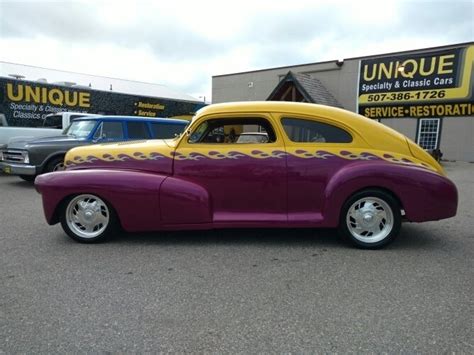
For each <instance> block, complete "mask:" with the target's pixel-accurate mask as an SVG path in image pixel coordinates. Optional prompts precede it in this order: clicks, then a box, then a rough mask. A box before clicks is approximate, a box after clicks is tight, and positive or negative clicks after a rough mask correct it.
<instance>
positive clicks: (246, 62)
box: [0, 0, 474, 99]
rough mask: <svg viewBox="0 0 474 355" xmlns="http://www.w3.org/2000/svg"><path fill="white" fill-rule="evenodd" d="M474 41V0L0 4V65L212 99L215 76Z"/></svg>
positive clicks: (16, 0)
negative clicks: (139, 84) (135, 82)
mask: <svg viewBox="0 0 474 355" xmlns="http://www.w3.org/2000/svg"><path fill="white" fill-rule="evenodd" d="M473 40H474V0H447V1H382V0H379V1H361V0H358V1H355V0H354V1H317V0H311V1H305V0H291V1H290V0H284V1H280V0H270V1H266V0H261V1H259V0H234V1H222V0H221V1H219V0H213V1H207V0H199V1H179V0H162V1H158V0H156V1H131V0H129V1H123V2H121V1H117V0H115V1H99V0H95V1H19V0H14V1H8V0H0V61H7V62H13V63H21V64H28V65H35V66H41V67H46V68H53V69H61V70H68V71H75V72H82V73H88V74H94V75H103V76H109V77H115V78H124V79H130V80H138V81H145V82H152V83H160V84H165V85H168V86H171V87H172V88H175V89H177V90H179V91H182V92H184V93H187V94H190V95H193V96H195V97H199V96H204V95H205V96H206V98H207V99H208V98H210V96H211V81H212V80H211V77H212V75H218V74H226V73H235V72H240V71H248V70H255V69H264V68H270V67H275V66H287V65H296V64H303V63H311V62H319V61H324V60H333V59H340V58H350V57H355V56H364V55H370V54H378V53H386V52H393V51H400V50H409V49H417V48H425V47H432V46H440V45H446V44H453V43H461V42H469V41H473ZM35 79H36V78H35Z"/></svg>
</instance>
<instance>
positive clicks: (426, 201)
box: [323, 161, 458, 227]
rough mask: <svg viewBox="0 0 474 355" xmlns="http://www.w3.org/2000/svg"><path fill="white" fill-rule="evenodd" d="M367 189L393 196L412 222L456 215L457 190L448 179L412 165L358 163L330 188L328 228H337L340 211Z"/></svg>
mask: <svg viewBox="0 0 474 355" xmlns="http://www.w3.org/2000/svg"><path fill="white" fill-rule="evenodd" d="M367 188H381V189H385V190H388V191H390V192H391V193H393V194H394V195H395V197H397V198H398V200H399V201H400V203H401V207H402V208H403V209H404V210H405V214H406V218H407V219H408V220H409V221H413V222H424V221H431V220H438V219H443V218H449V217H452V216H454V215H455V214H456V210H457V202H458V195H457V189H456V187H455V185H454V184H453V183H452V182H451V181H450V180H449V179H447V178H446V177H444V176H441V175H439V174H438V173H435V172H432V171H430V170H427V169H426V168H421V167H417V166H411V165H400V164H393V163H388V162H385V161H367V162H354V163H352V164H347V165H345V166H344V167H343V168H341V169H340V170H338V171H337V172H336V173H335V174H334V175H333V176H332V177H331V179H330V181H329V182H328V184H327V186H326V190H325V194H324V207H323V214H324V221H325V225H327V226H331V227H335V226H337V224H338V221H339V216H340V210H341V208H342V206H343V204H344V202H345V201H346V200H347V198H349V197H350V196H351V195H352V194H354V193H355V192H357V191H360V190H363V189H367Z"/></svg>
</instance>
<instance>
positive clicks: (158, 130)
mask: <svg viewBox="0 0 474 355" xmlns="http://www.w3.org/2000/svg"><path fill="white" fill-rule="evenodd" d="M188 123H189V122H188V121H186V120H178V119H170V118H144V117H135V116H95V117H80V118H77V119H75V120H74V121H73V122H71V124H70V125H69V127H67V128H66V129H64V131H63V133H62V134H61V135H60V136H52V137H41V138H36V139H32V140H26V141H25V140H19V141H12V142H10V143H9V144H8V145H5V146H3V147H0V169H1V170H2V171H3V172H4V173H6V174H12V175H18V176H20V177H21V178H22V179H24V180H26V181H33V180H34V179H35V177H36V176H37V175H40V174H43V173H47V172H52V171H57V170H63V169H64V156H65V154H66V152H67V151H68V150H69V149H71V148H74V147H78V146H81V145H88V144H94V143H109V142H117V141H127V140H143V139H167V138H173V137H175V136H176V135H178V134H180V133H181V132H183V131H184V129H185V127H186V126H187V125H188Z"/></svg>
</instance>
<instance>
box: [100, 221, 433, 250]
mask: <svg viewBox="0 0 474 355" xmlns="http://www.w3.org/2000/svg"><path fill="white" fill-rule="evenodd" d="M108 243H119V244H131V245H132V244H133V245H134V244H149V245H163V246H169V245H183V246H187V245H206V244H209V245H210V244H220V245H272V246H275V245H276V246H278V245H281V246H285V247H288V246H298V247H306V246H308V247H319V248H331V249H338V248H348V247H349V248H354V249H356V248H355V247H353V246H352V245H351V244H350V243H348V242H346V241H345V240H343V239H342V238H341V237H339V235H338V233H337V230H336V229H287V228H283V229H280V228H279V229H275V228H271V229H268V228H265V229H217V230H207V231H174V232H169V231H167V232H153V233H127V232H121V233H119V234H116V235H114V236H113V237H111V238H109V240H108ZM439 243H440V240H439V238H436V237H435V236H433V235H432V234H430V230H424V229H423V226H422V225H417V224H409V223H405V224H404V225H403V227H402V231H401V233H400V235H399V236H398V238H397V239H396V240H395V241H394V242H393V243H391V244H389V245H388V246H387V247H385V248H384V249H386V250H409V249H432V248H436V247H437V245H438V244H439Z"/></svg>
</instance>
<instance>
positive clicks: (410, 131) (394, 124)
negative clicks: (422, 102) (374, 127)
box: [380, 118, 418, 142]
mask: <svg viewBox="0 0 474 355" xmlns="http://www.w3.org/2000/svg"><path fill="white" fill-rule="evenodd" d="M380 123H383V124H384V125H386V126H389V127H390V128H393V129H394V130H396V131H398V132H400V133H402V134H404V135H405V136H407V137H408V138H410V139H411V140H412V141H414V142H416V132H417V128H418V119H416V118H403V119H400V118H385V119H381V120H380Z"/></svg>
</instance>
